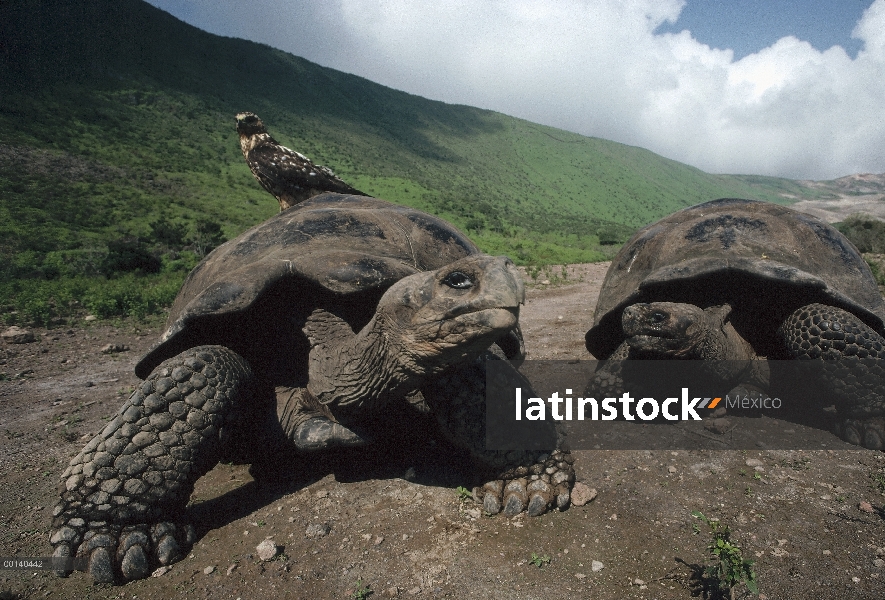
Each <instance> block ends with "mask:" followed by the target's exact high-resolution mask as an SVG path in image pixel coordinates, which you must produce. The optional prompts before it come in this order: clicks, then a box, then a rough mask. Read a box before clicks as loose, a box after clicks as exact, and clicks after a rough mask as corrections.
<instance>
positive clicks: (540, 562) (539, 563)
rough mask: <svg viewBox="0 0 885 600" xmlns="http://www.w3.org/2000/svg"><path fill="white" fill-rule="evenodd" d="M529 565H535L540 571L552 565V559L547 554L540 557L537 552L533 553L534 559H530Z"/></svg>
mask: <svg viewBox="0 0 885 600" xmlns="http://www.w3.org/2000/svg"><path fill="white" fill-rule="evenodd" d="M529 564H530V565H535V566H536V567H538V568H539V569H540V568H542V567H543V566H544V565H548V564H550V557H549V556H547V555H546V554H544V555H540V554H538V553H536V552H532V557H531V558H530V559H529Z"/></svg>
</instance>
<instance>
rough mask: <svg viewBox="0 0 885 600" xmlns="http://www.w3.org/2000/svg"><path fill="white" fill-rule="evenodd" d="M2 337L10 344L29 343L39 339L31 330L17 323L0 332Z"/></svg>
mask: <svg viewBox="0 0 885 600" xmlns="http://www.w3.org/2000/svg"><path fill="white" fill-rule="evenodd" d="M0 337H2V338H3V339H4V340H5V341H6V343H8V344H27V343H29V342H33V341H36V339H37V338H35V337H34V334H33V333H32V332H31V331H28V330H27V329H22V328H21V327H18V326H16V325H13V326H12V327H10V328H9V329H7V330H6V331H4V332H3V333H2V334H0Z"/></svg>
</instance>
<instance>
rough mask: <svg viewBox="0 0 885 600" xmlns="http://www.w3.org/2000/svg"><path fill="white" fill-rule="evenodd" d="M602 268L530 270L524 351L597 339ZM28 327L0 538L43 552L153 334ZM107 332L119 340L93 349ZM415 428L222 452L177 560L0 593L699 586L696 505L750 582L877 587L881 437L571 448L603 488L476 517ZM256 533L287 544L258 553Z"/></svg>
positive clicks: (1, 354) (460, 476)
mask: <svg viewBox="0 0 885 600" xmlns="http://www.w3.org/2000/svg"><path fill="white" fill-rule="evenodd" d="M604 272H605V265H579V266H576V267H571V268H570V270H569V271H568V272H567V275H568V276H567V278H566V279H565V281H566V282H567V283H565V284H563V285H558V284H557V282H556V281H553V280H550V279H547V280H548V281H551V283H550V284H549V285H544V284H541V283H533V281H535V280H532V279H531V278H529V282H530V284H529V290H528V301H527V304H526V306H525V309H524V310H523V313H522V319H521V320H522V325H523V330H524V333H525V337H526V339H527V350H528V356H529V358H533V359H542V358H543V359H549V358H562V359H587V358H589V355H588V354H587V353H586V350H584V347H583V335H584V332H585V331H586V330H587V328H588V327H589V326H590V323H591V320H592V311H593V307H594V306H595V301H596V296H597V295H598V292H599V285H600V283H601V281H602V277H603V275H604ZM560 274H561V273H560ZM560 279H562V278H561V277H560ZM544 280H545V279H544V275H541V276H540V277H539V278H538V280H537V281H538V282H540V281H544ZM36 333H37V334H38V340H39V341H37V342H34V343H30V344H22V345H11V344H7V345H2V346H0V373H3V374H4V375H5V377H4V378H3V379H4V380H2V381H0V408H2V410H0V525H2V527H0V556H10V555H18V556H45V555H47V554H48V553H49V552H50V546H49V543H48V539H47V538H48V535H47V533H48V530H49V522H50V520H51V511H52V507H53V505H54V503H55V499H56V492H55V488H56V486H57V484H58V476H59V474H60V473H61V471H62V470H63V468H64V465H65V464H66V463H67V461H68V460H69V458H70V457H72V456H73V455H74V454H76V453H77V452H78V451H79V449H80V448H81V447H82V445H83V444H84V443H85V441H86V440H87V439H89V437H90V436H91V435H92V434H94V433H95V432H97V431H99V430H100V428H101V427H103V425H104V423H105V422H106V421H107V420H108V419H110V418H111V416H112V415H114V414H115V413H116V411H117V409H118V407H119V405H120V404H121V402H122V399H123V397H124V396H125V395H126V394H128V393H129V391H130V390H131V389H132V387H133V386H134V385H136V383H137V382H138V379H137V378H136V377H135V376H134V375H133V374H132V367H133V365H134V363H135V361H136V360H137V358H138V357H139V356H140V355H141V353H143V352H144V351H145V350H146V349H147V348H148V347H149V346H150V344H151V343H152V342H153V341H154V340H155V339H156V337H157V336H158V335H159V331H158V328H157V327H154V328H148V329H147V330H145V331H136V330H135V327H134V326H133V325H132V324H124V325H120V326H117V327H115V326H111V325H97V326H96V325H87V326H78V327H74V328H71V329H55V330H52V331H45V330H36ZM107 343H119V344H127V345H128V346H130V350H128V351H125V352H121V353H117V354H102V353H101V352H100V349H101V347H102V346H104V345H105V344H107ZM416 435H418V436H419V437H421V445H423V448H424V450H423V451H416V450H415V448H416V447H417V446H416V445H415V444H412V445H410V444H399V443H397V444H391V445H390V446H387V447H383V448H378V449H375V450H372V451H362V452H358V453H357V452H354V453H350V454H347V453H341V454H340V455H337V456H334V457H327V458H322V459H317V460H316V461H314V462H312V463H310V464H302V465H296V466H293V473H294V474H293V476H292V477H291V479H288V480H286V481H281V482H279V484H278V485H277V486H275V487H273V488H259V487H258V486H257V485H256V484H255V483H254V482H253V481H252V478H251V477H250V476H249V474H248V469H247V468H245V467H242V466H230V465H219V466H217V467H216V468H215V469H214V470H213V471H212V472H210V473H209V474H208V475H207V476H206V477H204V478H203V479H201V480H200V481H199V482H198V484H197V489H196V492H195V494H194V497H193V500H192V502H191V505H190V507H189V509H188V510H189V513H190V516H191V518H192V519H193V521H194V522H195V524H196V526H197V530H198V535H199V540H198V541H197V543H196V545H195V546H194V548H193V550H192V552H191V554H190V555H189V556H188V558H185V559H184V560H183V561H181V562H179V563H176V564H175V565H173V567H172V569H171V570H170V571H169V572H167V573H165V574H164V575H162V576H160V577H156V578H149V579H147V580H144V581H138V582H133V583H130V584H128V585H126V586H122V587H110V586H94V585H92V583H91V582H90V580H89V579H88V578H87V577H86V575H85V574H83V573H74V574H73V575H72V576H71V577H69V578H68V579H57V578H56V577H55V576H54V575H52V574H51V573H49V572H46V571H9V570H6V571H0V594H5V595H0V598H3V599H5V598H8V597H12V598H78V599H82V600H85V599H88V598H115V599H120V600H122V599H123V598H126V599H130V598H137V599H139V600H144V599H156V600H160V599H164V598H222V599H225V598H231V599H235V598H242V599H243V600H247V599H252V598H270V599H277V598H306V597H314V598H361V597H363V598H364V597H366V595H367V594H365V593H364V594H360V593H359V589H360V587H359V586H368V587H369V589H371V590H372V591H373V594H372V595H371V596H369V597H371V598H385V597H402V598H484V599H497V598H501V599H505V598H506V599H521V598H533V599H534V598H537V599H547V598H569V599H571V598H594V599H612V600H615V599H618V600H619V599H625V598H637V599H638V598H644V599H651V598H655V599H661V600H663V599H675V598H690V597H692V595H693V593H696V592H698V590H699V588H698V587H697V586H698V582H699V580H698V578H697V573H698V570H699V569H700V567H701V566H702V565H704V564H706V562H707V551H706V549H705V548H706V545H707V544H708V543H709V540H710V536H709V535H708V532H707V531H706V530H705V528H704V526H701V527H700V528H696V526H697V525H700V523H699V522H698V521H697V520H696V519H694V518H692V517H691V515H690V513H691V511H692V510H700V511H702V512H703V513H705V514H706V515H708V516H711V517H718V518H720V519H722V520H723V521H724V522H725V523H727V524H728V525H730V527H731V530H732V538H733V540H734V541H735V542H736V543H737V544H738V545H739V546H740V547H741V548H742V549H743V552H744V555H745V557H747V558H750V559H753V560H755V561H756V564H755V570H756V572H757V574H758V578H759V587H760V591H761V592H762V594H763V596H761V597H764V598H768V599H775V598H777V599H781V598H784V599H789V598H821V599H824V598H847V599H869V600H874V599H875V600H881V598H883V597H885V523H883V518H885V512H883V503H885V455H883V454H882V453H877V452H871V451H866V450H859V449H843V448H845V445H844V444H841V442H839V441H838V440H837V439H836V438H834V437H832V436H829V434H826V433H825V432H821V436H822V438H821V439H823V440H826V441H825V442H824V443H828V444H830V445H829V446H827V447H828V448H830V449H824V450H816V451H771V450H769V451H764V450H759V451H742V452H738V451H700V450H697V451H695V450H692V451H655V452H651V451H617V452H616V451H590V450H586V451H576V452H575V454H576V459H577V460H576V464H575V466H576V469H577V473H578V479H579V480H581V481H583V482H585V483H586V484H587V485H589V486H591V487H594V488H596V489H597V490H598V493H599V495H598V497H597V498H596V500H594V501H593V502H591V503H589V504H587V505H585V506H583V507H572V508H570V509H569V510H568V511H566V512H564V513H556V514H548V515H544V516H542V517H539V518H532V519H529V518H525V517H518V518H515V519H506V518H504V517H502V516H497V517H493V518H487V517H483V516H481V515H480V513H479V511H478V510H477V509H476V506H475V505H474V504H472V503H470V502H461V501H459V499H458V495H457V493H456V491H455V489H454V488H455V487H456V486H458V485H468V478H469V474H465V472H464V471H463V470H459V469H458V468H456V467H453V466H452V465H451V464H450V463H451V462H452V461H451V456H450V455H449V454H447V452H446V451H444V450H443V448H444V446H443V445H442V443H441V442H440V441H438V440H436V439H435V438H434V437H433V436H432V435H427V434H425V433H424V432H423V431H419V432H417V434H416ZM828 436H829V437H828ZM407 472H409V478H408V480H407V479H406V478H405V476H406V474H407ZM412 473H414V475H412ZM325 525H328V528H326V527H325ZM266 538H270V539H272V540H274V542H275V543H276V544H277V545H279V546H282V548H283V551H282V555H281V556H280V557H279V558H278V559H276V560H273V561H270V562H261V561H259V560H258V558H257V554H256V546H257V545H258V544H259V543H260V542H261V541H262V540H264V539H266ZM533 557H535V558H536V560H535V561H534V563H533V562H532V559H533ZM547 559H549V562H548V560H547ZM594 561H598V564H596V567H597V568H598V567H599V564H601V565H603V567H602V568H601V569H600V570H594V566H593V565H594ZM538 565H541V566H538ZM739 590H740V591H741V592H743V591H745V590H744V588H739Z"/></svg>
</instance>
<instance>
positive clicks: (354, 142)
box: [0, 0, 807, 295]
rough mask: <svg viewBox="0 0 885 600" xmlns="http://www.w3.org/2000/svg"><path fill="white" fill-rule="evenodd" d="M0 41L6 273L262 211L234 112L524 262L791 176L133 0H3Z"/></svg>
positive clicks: (0, 229) (788, 185) (574, 257)
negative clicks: (704, 163)
mask: <svg viewBox="0 0 885 600" xmlns="http://www.w3.org/2000/svg"><path fill="white" fill-rule="evenodd" d="M0 56H2V62H0V95H2V97H3V100H2V102H0V131H2V132H3V133H2V134H0V194H2V202H0V260H2V265H0V274H2V273H5V274H6V276H7V279H8V278H9V277H13V276H15V274H16V273H22V272H28V268H29V267H30V266H33V265H37V266H39V265H46V264H49V263H53V262H55V263H59V264H67V265H70V264H74V263H76V264H82V265H86V266H85V267H83V268H80V271H81V272H82V273H83V274H88V273H89V272H90V269H89V264H90V257H91V256H97V255H99V254H101V249H102V248H106V244H107V242H108V241H109V240H113V239H116V238H120V237H123V236H133V235H134V236H142V237H144V236H146V235H147V234H148V233H149V231H150V228H149V223H150V222H152V221H154V220H156V219H157V218H158V217H159V216H160V215H164V216H166V217H167V218H169V219H171V220H172V221H174V222H179V223H184V224H187V225H188V226H190V227H191V228H193V225H194V223H195V222H196V221H197V220H199V219H205V218H212V219H214V220H217V221H218V222H220V223H221V224H222V226H223V230H224V233H225V235H226V236H227V237H233V236H235V235H237V234H238V233H239V232H241V231H242V230H244V229H245V228H247V227H249V226H250V225H253V224H255V223H258V222H260V221H262V220H264V219H265V218H267V217H268V216H270V215H272V214H273V213H274V212H275V211H276V209H277V205H276V202H275V201H274V200H273V199H272V198H271V197H270V196H269V195H267V194H266V193H265V192H264V191H263V190H261V189H260V187H259V186H258V184H257V183H256V182H255V181H254V180H253V179H252V177H251V175H250V174H249V172H248V169H247V167H246V165H245V163H244V161H243V160H242V157H241V155H240V153H239V147H238V144H237V140H236V135H235V132H234V123H233V115H234V113H236V112H238V111H242V110H251V111H254V112H256V113H257V114H259V115H260V116H261V117H262V118H263V119H264V120H265V122H266V123H268V124H269V128H270V129H271V132H272V133H273V134H274V135H275V137H276V138H277V139H278V140H280V141H281V142H282V143H284V144H286V145H288V146H290V147H293V148H295V149H298V150H300V151H302V152H303V153H305V154H307V155H308V156H310V157H311V158H312V159H314V160H316V161H317V162H319V163H321V164H326V165H328V166H330V167H332V168H333V169H334V170H335V171H336V172H338V174H339V175H341V176H342V177H343V178H344V179H345V180H347V181H349V182H351V183H352V184H353V185H355V186H356V187H358V188H361V189H363V190H365V191H367V192H370V193H373V194H375V195H377V196H379V197H383V198H386V199H388V200H392V201H395V202H400V203H403V204H408V205H411V206H415V207H418V208H421V209H424V210H428V211H430V212H433V213H436V214H439V215H441V216H443V217H444V218H447V219H449V220H451V221H452V222H453V223H455V225H457V226H458V227H460V228H462V229H465V230H467V232H468V233H469V234H470V235H471V236H472V237H473V238H474V239H476V241H477V242H478V243H479V245H480V246H481V247H482V248H483V249H485V250H486V251H488V252H493V253H507V254H509V255H511V256H512V257H513V258H514V259H516V260H517V261H518V262H522V263H536V264H543V263H556V262H581V261H590V260H599V259H601V258H603V254H604V252H605V250H606V248H603V247H600V245H599V243H598V242H599V239H598V237H597V234H602V235H603V237H606V238H609V240H610V241H617V240H621V241H623V240H624V239H626V237H627V236H628V235H629V233H630V232H631V231H632V230H633V229H635V228H636V227H638V226H641V225H643V224H645V223H647V222H650V221H652V220H654V219H657V218H659V217H661V216H663V215H665V214H668V213H670V212H672V211H674V210H676V209H678V208H680V207H683V206H687V205H690V204H695V203H697V202H701V201H704V200H707V199H711V198H715V197H722V196H742V197H756V198H762V199H768V200H774V201H784V200H783V198H782V197H781V196H780V194H781V193H782V192H784V191H785V190H788V191H791V192H793V191H797V190H796V188H798V186H797V185H796V184H795V183H794V182H789V181H787V180H778V179H775V178H737V177H730V176H716V175H709V174H706V173H703V172H701V171H699V170H697V169H694V168H692V167H689V166H687V165H683V164H680V163H677V162H675V161H671V160H667V159H665V158H663V157H661V156H658V155H655V154H654V153H652V152H649V151H647V150H643V149H641V148H635V147H630V146H625V145H622V144H617V143H614V142H609V141H606V140H601V139H596V138H588V137H583V136H579V135H576V134H572V133H568V132H564V131H561V130H556V129H553V128H549V127H544V126H541V125H537V124H533V123H530V122H527V121H523V120H520V119H514V118H511V117H507V116H505V115H502V114H499V113H495V112H491V111H486V110H479V109H476V108H471V107H467V106H457V105H450V104H444V103H441V102H434V101H430V100H426V99H424V98H420V97H418V96H413V95H410V94H406V93H403V92H399V91H396V90H392V89H390V88H386V87H383V86H380V85H377V84H374V83H372V82H370V81H368V80H365V79H362V78H359V77H356V76H353V75H348V74H345V73H342V72H338V71H334V70H331V69H326V68H322V67H319V66H317V65H315V64H313V63H310V62H308V61H306V60H303V59H301V58H298V57H295V56H292V55H289V54H286V53H284V52H281V51H278V50H274V49H272V48H270V47H268V46H264V45H261V44H255V43H252V42H247V41H243V40H238V39H231V38H222V37H219V36H215V35H211V34H208V33H205V32H202V31H200V30H197V29H195V28H193V27H191V26H189V25H186V24H184V23H182V22H180V21H178V20H176V19H175V18H173V17H172V16H170V15H168V14H166V13H164V12H162V11H160V10H158V9H155V8H154V7H152V6H150V5H148V4H146V3H144V2H140V1H139V0H113V1H110V0H92V1H90V2H88V3H82V2H74V1H62V0H54V1H36V0H19V1H18V2H13V3H2V4H0ZM760 182H761V183H760ZM803 193H804V194H805V195H806V196H807V190H806V191H805V192H803ZM608 248H611V247H608ZM609 252H610V250H609ZM77 261H80V262H79V263H77ZM78 268H79V267H78ZM16 269H18V270H16ZM93 270H94V269H93ZM38 272H40V273H45V272H50V271H47V270H45V269H44V270H43V271H38ZM64 272H65V271H64V270H63V273H64ZM133 285H136V287H137V284H133ZM172 287H173V288H174V286H172ZM20 288H21V286H19V287H17V288H9V290H6V295H15V294H16V293H18V292H16V290H19V289H20ZM10 290H11V291H10Z"/></svg>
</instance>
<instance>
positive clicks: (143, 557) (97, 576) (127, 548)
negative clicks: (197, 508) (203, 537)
mask: <svg viewBox="0 0 885 600" xmlns="http://www.w3.org/2000/svg"><path fill="white" fill-rule="evenodd" d="M81 522H82V519H78V518H76V517H75V518H72V519H69V520H68V521H67V522H66V524H65V525H63V526H62V527H60V528H59V529H57V530H56V532H55V534H54V535H53V542H54V543H55V550H54V552H53V554H52V555H53V556H54V557H68V556H76V557H77V558H80V559H84V563H85V564H84V567H85V570H86V572H87V573H89V575H91V576H92V578H93V580H94V581H96V582H97V583H114V582H115V581H118V580H122V581H132V580H135V579H144V578H145V577H147V576H148V575H150V574H151V571H152V569H153V567H154V566H155V565H163V566H165V565H169V564H172V563H174V562H177V561H179V560H181V559H182V558H183V557H184V552H185V550H186V549H187V548H189V547H190V546H191V545H193V543H194V542H195V541H196V534H195V531H194V528H193V526H192V525H190V524H188V523H178V524H176V523H171V522H168V521H163V522H159V523H155V524H153V525H150V524H147V523H143V524H140V525H127V526H126V527H123V528H119V527H114V526H110V525H107V524H105V525H100V524H99V523H89V524H88V526H87V527H84V525H83V524H82V523H81ZM84 529H85V532H84ZM57 573H58V575H60V576H62V577H64V576H67V575H68V574H69V573H70V572H69V571H57Z"/></svg>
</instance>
